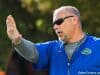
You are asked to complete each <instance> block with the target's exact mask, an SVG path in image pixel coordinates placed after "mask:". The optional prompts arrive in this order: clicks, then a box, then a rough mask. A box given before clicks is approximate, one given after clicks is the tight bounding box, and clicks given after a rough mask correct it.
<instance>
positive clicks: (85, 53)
mask: <svg viewBox="0 0 100 75" xmlns="http://www.w3.org/2000/svg"><path fill="white" fill-rule="evenodd" d="M91 53H92V50H91V49H89V48H85V49H84V50H83V51H81V54H84V55H90V54H91Z"/></svg>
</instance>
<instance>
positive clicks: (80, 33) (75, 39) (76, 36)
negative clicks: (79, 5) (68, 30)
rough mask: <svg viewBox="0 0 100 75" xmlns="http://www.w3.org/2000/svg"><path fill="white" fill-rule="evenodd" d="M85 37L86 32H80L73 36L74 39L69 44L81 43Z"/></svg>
mask: <svg viewBox="0 0 100 75" xmlns="http://www.w3.org/2000/svg"><path fill="white" fill-rule="evenodd" d="M84 36H85V33H84V32H82V31H80V32H78V33H77V32H76V33H75V34H74V35H73V37H72V38H70V39H69V41H68V42H70V43H73V42H78V41H80V40H81V39H82V38H84Z"/></svg>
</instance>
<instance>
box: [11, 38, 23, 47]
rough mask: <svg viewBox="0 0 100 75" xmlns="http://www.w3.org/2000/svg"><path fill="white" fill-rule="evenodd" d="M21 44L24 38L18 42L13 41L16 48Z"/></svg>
mask: <svg viewBox="0 0 100 75" xmlns="http://www.w3.org/2000/svg"><path fill="white" fill-rule="evenodd" d="M21 42H22V38H20V39H19V40H17V41H13V40H12V43H13V44H14V45H15V46H17V45H19V44H21Z"/></svg>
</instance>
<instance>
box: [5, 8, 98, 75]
mask: <svg viewBox="0 0 100 75" xmlns="http://www.w3.org/2000/svg"><path fill="white" fill-rule="evenodd" d="M6 24H7V34H8V37H9V38H10V39H11V40H12V42H13V44H14V45H15V50H16V52H17V53H19V54H20V55H21V56H22V57H24V58H25V59H26V60H28V61H30V62H32V63H33V64H34V65H35V66H33V68H34V69H39V70H40V69H44V70H45V69H47V68H49V75H78V74H85V75H87V74H97V73H99V74H100V38H96V37H94V36H90V35H88V34H85V33H84V32H83V30H82V25H81V21H80V13H79V11H78V9H77V8H75V7H73V6H62V7H60V8H58V9H56V10H55V11H54V14H53V29H54V30H55V32H56V34H57V36H58V40H54V41H48V42H45V43H37V44H35V43H32V42H30V41H28V40H25V39H24V38H23V37H22V35H21V34H20V33H19V32H18V30H17V28H16V23H15V21H14V18H13V17H12V16H11V15H9V16H8V17H7V20H6Z"/></svg>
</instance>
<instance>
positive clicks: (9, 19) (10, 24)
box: [6, 15, 16, 28]
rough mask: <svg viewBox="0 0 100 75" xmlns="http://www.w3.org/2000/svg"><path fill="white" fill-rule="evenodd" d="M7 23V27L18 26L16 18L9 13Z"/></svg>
mask: <svg viewBox="0 0 100 75" xmlns="http://www.w3.org/2000/svg"><path fill="white" fill-rule="evenodd" d="M6 24H7V27H13V28H16V24H15V20H14V18H13V17H12V16H11V15H9V16H8V17H7V19H6Z"/></svg>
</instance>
